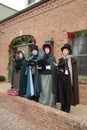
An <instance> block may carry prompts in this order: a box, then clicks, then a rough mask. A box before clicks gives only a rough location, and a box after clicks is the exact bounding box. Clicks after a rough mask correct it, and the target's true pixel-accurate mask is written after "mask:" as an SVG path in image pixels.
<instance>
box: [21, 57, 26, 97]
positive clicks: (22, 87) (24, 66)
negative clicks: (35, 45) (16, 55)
mask: <svg viewBox="0 0 87 130" xmlns="http://www.w3.org/2000/svg"><path fill="white" fill-rule="evenodd" d="M25 70H26V60H25V59H22V66H21V68H20V79H19V96H23V95H25V94H26V83H27V82H26V81H27V79H26V75H25Z"/></svg>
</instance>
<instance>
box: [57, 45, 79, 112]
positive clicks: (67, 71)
mask: <svg viewBox="0 0 87 130" xmlns="http://www.w3.org/2000/svg"><path fill="white" fill-rule="evenodd" d="M61 51H62V54H63V57H62V58H60V59H59V63H58V94H57V96H58V97H57V101H58V102H60V103H61V110H62V111H64V112H68V113H69V112H70V108H71V105H74V106H75V105H76V104H79V91H78V72H77V62H76V59H75V58H74V57H73V56H72V55H71V54H72V48H71V46H70V45H69V44H64V46H63V47H62V48H61Z"/></svg>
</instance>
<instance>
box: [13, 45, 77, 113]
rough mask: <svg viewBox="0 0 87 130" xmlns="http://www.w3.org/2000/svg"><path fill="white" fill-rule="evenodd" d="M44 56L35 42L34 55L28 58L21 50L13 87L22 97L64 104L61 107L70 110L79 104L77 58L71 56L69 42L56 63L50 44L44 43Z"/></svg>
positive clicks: (45, 102) (40, 101) (15, 67)
mask: <svg viewBox="0 0 87 130" xmlns="http://www.w3.org/2000/svg"><path fill="white" fill-rule="evenodd" d="M43 51H44V55H43V56H41V55H40V54H39V49H38V46H36V45H33V46H32V48H31V54H32V55H31V56H30V58H29V60H27V61H26V59H25V54H24V52H23V51H18V53H17V56H16V58H15V60H14V66H13V74H12V89H14V88H16V89H18V92H19V96H26V97H27V98H29V99H30V100H35V101H37V102H39V103H41V104H44V105H48V106H51V107H55V105H56V102H60V103H61V110H62V111H64V112H68V113H69V112H70V108H71V105H74V106H75V105H77V104H79V91H78V73H77V62H76V59H75V58H74V57H73V56H72V55H71V54H72V49H71V46H70V45H69V44H65V45H64V46H63V47H62V48H61V51H62V54H63V57H62V58H60V59H58V64H56V60H55V57H54V55H53V53H52V48H51V46H50V44H46V43H45V44H44V45H43Z"/></svg>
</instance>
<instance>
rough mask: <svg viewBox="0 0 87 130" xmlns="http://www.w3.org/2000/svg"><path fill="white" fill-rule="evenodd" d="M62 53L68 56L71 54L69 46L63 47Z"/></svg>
mask: <svg viewBox="0 0 87 130" xmlns="http://www.w3.org/2000/svg"><path fill="white" fill-rule="evenodd" d="M62 53H63V55H64V56H67V55H69V50H68V49H67V48H65V49H63V52H62Z"/></svg>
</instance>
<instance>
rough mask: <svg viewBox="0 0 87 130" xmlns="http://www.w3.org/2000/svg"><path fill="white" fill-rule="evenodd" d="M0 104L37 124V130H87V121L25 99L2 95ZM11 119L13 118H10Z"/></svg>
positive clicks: (0, 95)
mask: <svg viewBox="0 0 87 130" xmlns="http://www.w3.org/2000/svg"><path fill="white" fill-rule="evenodd" d="M0 103H3V106H4V107H6V108H7V109H9V110H11V111H12V112H13V113H16V114H18V115H20V116H21V117H23V119H27V121H29V122H30V123H32V124H35V125H36V126H37V130H87V120H85V119H82V118H79V117H77V116H75V115H72V114H68V113H66V112H61V111H60V110H57V109H53V108H51V107H48V106H45V105H42V104H39V103H36V102H34V101H30V100H28V99H25V98H19V97H10V96H7V95H6V94H5V95H4V94H1V93H0ZM10 118H12V117H10V116H9V119H10ZM23 123H25V122H23ZM16 125H17V124H16ZM31 129H32V128H31ZM32 130H33V129H32Z"/></svg>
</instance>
